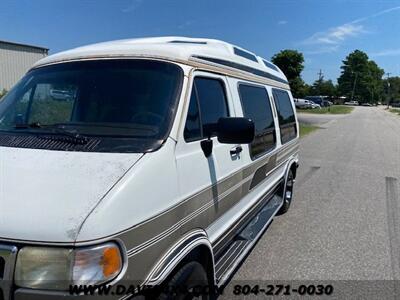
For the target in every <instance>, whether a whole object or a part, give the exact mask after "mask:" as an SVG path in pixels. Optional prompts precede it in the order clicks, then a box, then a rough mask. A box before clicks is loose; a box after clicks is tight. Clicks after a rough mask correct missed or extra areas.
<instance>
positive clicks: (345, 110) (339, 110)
mask: <svg viewBox="0 0 400 300" xmlns="http://www.w3.org/2000/svg"><path fill="white" fill-rule="evenodd" d="M353 109H354V107H351V106H346V105H332V106H330V107H322V108H320V109H318V108H314V109H300V108H299V109H297V112H304V113H308V114H331V115H339V114H349V113H351V112H352V111H353Z"/></svg>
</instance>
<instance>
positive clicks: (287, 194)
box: [277, 169, 294, 215]
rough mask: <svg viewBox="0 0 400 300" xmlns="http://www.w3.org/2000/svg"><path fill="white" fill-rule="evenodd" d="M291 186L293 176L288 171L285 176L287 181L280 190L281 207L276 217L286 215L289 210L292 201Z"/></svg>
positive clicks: (292, 184) (291, 172)
mask: <svg viewBox="0 0 400 300" xmlns="http://www.w3.org/2000/svg"><path fill="white" fill-rule="evenodd" d="M293 186H294V174H293V171H292V170H291V169H290V170H289V173H288V175H287V179H286V182H285V184H284V185H283V186H282V187H283V188H281V189H280V192H279V194H281V195H282V197H283V205H282V207H281V208H280V210H279V211H278V213H277V215H283V214H285V213H287V211H288V210H289V207H290V204H291V203H292V199H293Z"/></svg>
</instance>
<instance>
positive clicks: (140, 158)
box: [0, 37, 299, 300]
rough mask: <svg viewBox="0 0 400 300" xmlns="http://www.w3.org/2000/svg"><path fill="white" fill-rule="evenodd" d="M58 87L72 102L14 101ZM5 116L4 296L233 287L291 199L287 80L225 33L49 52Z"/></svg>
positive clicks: (293, 148) (0, 106) (292, 127)
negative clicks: (86, 289) (103, 288)
mask: <svg viewBox="0 0 400 300" xmlns="http://www.w3.org/2000/svg"><path fill="white" fill-rule="evenodd" d="M255 61H256V62H257V61H258V63H255ZM39 79H40V80H39ZM50 83H51V84H54V85H55V86H69V87H71V88H74V89H75V90H76V91H77V92H76V97H74V99H73V101H69V102H66V103H63V105H60V103H59V101H58V100H54V103H52V101H39V100H38V99H37V98H36V97H29V105H30V107H35V109H32V110H30V109H27V110H24V111H22V110H18V111H17V110H15V109H14V108H15V107H18V105H19V103H20V101H21V99H22V98H23V95H25V94H27V93H29V92H31V91H35V89H36V88H37V87H38V85H46V84H50ZM48 92H49V91H48ZM132 99H134V101H132ZM67 104H68V105H67ZM60 109H61V112H60ZM35 111H36V112H37V111H45V112H50V113H43V114H37V113H35ZM17 113H18V114H23V115H22V116H21V118H20V119H19V121H18V124H17V123H16V121H15V120H16V118H15V114H17ZM0 120H1V121H0V135H1V137H2V138H1V139H0V147H1V163H2V164H1V167H2V172H3V174H7V176H2V179H1V188H2V191H6V194H7V195H6V196H7V197H6V199H4V201H3V206H2V214H1V226H0V236H1V242H0V256H1V262H2V264H1V266H2V268H1V270H2V274H1V275H2V281H1V291H2V293H3V295H4V299H6V300H9V299H46V300H50V299H60V298H63V299H72V298H73V299H82V298H84V299H87V297H86V296H83V295H82V294H81V295H76V296H73V297H72V296H71V295H70V293H69V287H70V285H72V286H73V285H85V284H86V285H91V286H97V285H100V284H109V285H111V286H114V287H115V286H116V284H117V283H121V282H125V283H126V282H128V283H129V284H130V285H133V286H140V287H142V286H144V285H145V286H146V287H152V286H153V287H154V286H159V285H163V286H174V285H177V284H179V287H185V286H187V287H189V288H190V287H192V286H193V284H194V281H193V280H196V281H195V283H196V285H209V284H212V285H218V286H219V285H224V284H225V283H226V281H227V279H228V278H230V276H231V275H232V273H233V272H234V271H235V269H236V267H237V266H238V265H239V264H240V263H241V261H242V260H243V259H244V258H245V257H246V255H247V254H248V253H249V251H250V250H251V249H252V247H253V246H254V245H255V244H256V242H257V240H258V239H259V238H260V237H261V236H262V234H263V233H264V231H265V230H266V228H267V227H268V224H269V223H270V222H271V220H272V219H273V218H274V216H275V215H277V214H283V213H285V212H287V210H288V209H289V206H290V204H291V202H292V196H293V184H294V179H295V177H296V170H297V167H298V161H299V158H298V152H299V126H298V123H297V117H296V110H295V106H294V102H293V97H292V94H291V92H290V88H289V84H288V81H287V79H286V77H285V75H284V74H283V73H282V72H281V71H274V72H272V71H270V69H269V68H267V67H266V66H265V65H264V64H263V63H262V59H261V58H260V57H256V56H255V55H254V54H253V53H250V52H248V51H246V50H244V49H241V48H239V47H237V46H234V45H231V44H228V43H224V42H221V41H217V40H208V39H191V38H177V37H163V38H148V39H133V40H124V41H115V42H108V43H101V44H96V45H91V46H86V47H83V48H77V49H75V50H70V51H68V52H65V53H59V54H57V55H51V56H48V57H46V58H43V59H42V60H40V61H39V62H37V63H36V64H35V65H34V67H33V68H32V69H31V70H30V71H29V72H28V73H27V74H26V75H25V77H24V78H23V79H22V80H21V81H20V82H19V83H18V84H17V85H16V87H14V88H13V90H12V91H11V92H10V93H8V94H7V95H6V96H5V98H4V100H3V101H2V102H1V103H0ZM23 120H29V122H30V123H23ZM41 124H46V125H45V126H42V125H41ZM278 128H279V129H278ZM211 290H213V289H211ZM146 291H147V289H146ZM149 292H153V293H157V292H160V293H161V294H163V293H165V289H162V290H158V291H157V290H154V289H153V290H152V289H150V290H149ZM146 295H147V294H146ZM146 295H144V296H146ZM153 296H154V295H152V296H151V297H153ZM161 296H163V295H161ZM164 296H165V295H164ZM164 296H163V298H167V297H164ZM187 296H188V297H189V296H191V295H190V294H189V295H187ZM123 298H124V299H126V298H128V297H123ZM90 299H115V296H112V295H109V296H105V295H104V294H103V295H96V294H95V295H93V296H90ZM151 299H154V298H151Z"/></svg>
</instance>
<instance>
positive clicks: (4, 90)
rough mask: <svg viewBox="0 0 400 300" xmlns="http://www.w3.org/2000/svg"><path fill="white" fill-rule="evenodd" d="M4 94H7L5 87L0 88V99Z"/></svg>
mask: <svg viewBox="0 0 400 300" xmlns="http://www.w3.org/2000/svg"><path fill="white" fill-rule="evenodd" d="M5 94H7V90H6V89H3V90H1V91H0V99H1V98H3V96H4V95H5Z"/></svg>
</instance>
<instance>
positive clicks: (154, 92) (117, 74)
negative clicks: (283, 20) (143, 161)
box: [0, 59, 183, 152]
mask: <svg viewBox="0 0 400 300" xmlns="http://www.w3.org/2000/svg"><path fill="white" fill-rule="evenodd" d="M182 77H183V74H182V70H181V68H180V67H178V66H177V65H174V64H171V63H167V62H161V61H150V60H125V59H124V60H122V59H120V60H91V61H80V62H69V63H62V64H57V65H52V66H47V67H42V68H38V69H35V70H33V71H31V72H29V73H28V74H27V75H26V76H25V77H24V78H23V79H22V80H21V81H20V82H19V83H18V84H17V86H16V87H15V88H14V89H13V90H12V91H11V92H10V93H8V94H7V96H6V97H5V98H4V100H3V101H1V102H0V134H8V135H10V134H18V135H21V134H23V135H30V136H40V134H49V133H51V134H52V135H59V134H61V133H62V131H61V129H62V130H63V132H64V133H65V132H68V133H74V134H79V135H81V136H85V137H87V138H88V139H90V138H94V139H97V140H99V141H100V142H99V146H98V147H97V148H98V149H97V150H98V151H120V150H121V149H124V151H128V152H146V151H151V150H154V149H155V148H157V147H158V146H159V145H161V144H162V142H163V141H164V140H165V139H166V138H167V136H168V133H169V129H170V127H171V125H172V124H171V123H172V120H173V117H174V114H175V108H176V103H177V99H178V96H179V92H180V88H181V83H182ZM54 129H57V130H54ZM2 140H4V139H2ZM3 146H7V145H3Z"/></svg>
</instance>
